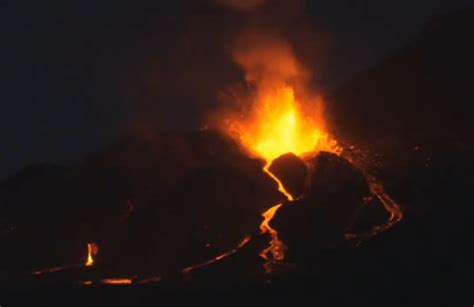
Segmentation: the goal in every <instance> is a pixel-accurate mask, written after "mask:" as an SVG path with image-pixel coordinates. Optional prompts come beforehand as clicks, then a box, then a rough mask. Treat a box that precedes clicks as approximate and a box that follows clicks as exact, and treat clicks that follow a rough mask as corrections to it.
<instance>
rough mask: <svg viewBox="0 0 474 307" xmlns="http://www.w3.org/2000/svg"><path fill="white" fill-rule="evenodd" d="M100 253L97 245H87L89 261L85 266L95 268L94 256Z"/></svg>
mask: <svg viewBox="0 0 474 307" xmlns="http://www.w3.org/2000/svg"><path fill="white" fill-rule="evenodd" d="M98 251H99V247H98V246H97V244H95V243H87V261H86V263H85V266H93V265H94V257H93V256H94V255H96V254H97V252H98Z"/></svg>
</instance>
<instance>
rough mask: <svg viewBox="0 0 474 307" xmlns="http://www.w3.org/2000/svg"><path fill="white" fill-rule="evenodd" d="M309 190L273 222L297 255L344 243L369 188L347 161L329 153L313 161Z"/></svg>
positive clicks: (281, 237)
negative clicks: (345, 234) (346, 233)
mask: <svg viewBox="0 0 474 307" xmlns="http://www.w3.org/2000/svg"><path fill="white" fill-rule="evenodd" d="M309 163H310V165H311V176H310V184H309V190H308V191H307V194H305V197H304V198H303V199H301V200H298V201H295V202H290V203H285V204H283V205H282V206H281V207H280V209H279V210H278V211H277V213H276V214H275V217H274V218H273V219H272V221H271V222H270V224H271V226H272V227H273V228H275V229H276V230H277V231H278V233H279V236H280V239H282V240H283V241H284V242H285V244H286V245H287V246H288V253H290V256H291V254H292V255H293V256H294V257H297V258H301V257H311V256H312V255H314V254H315V253H317V252H319V251H320V250H321V249H325V248H330V247H333V246H335V245H338V244H341V243H342V242H343V238H344V233H345V232H346V231H348V230H349V228H350V227H351V226H352V224H353V222H354V220H355V218H356V214H357V210H358V209H359V208H360V207H361V206H362V205H363V204H364V197H366V196H367V195H368V194H369V188H368V186H367V183H366V181H365V179H364V177H363V175H362V174H361V173H360V172H359V171H357V170H356V169H355V168H354V167H353V166H352V165H351V164H350V163H349V162H348V161H347V160H345V159H343V158H341V157H339V156H337V155H334V154H331V153H326V152H321V153H319V154H317V155H316V156H315V157H314V158H312V159H310V160H309Z"/></svg>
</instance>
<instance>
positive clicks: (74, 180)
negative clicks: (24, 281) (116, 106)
mask: <svg viewBox="0 0 474 307" xmlns="http://www.w3.org/2000/svg"><path fill="white" fill-rule="evenodd" d="M262 167H263V161H260V160H257V159H253V158H250V157H249V156H248V155H247V153H245V152H244V151H243V150H242V148H241V147H240V146H239V145H237V144H236V143H235V142H233V141H232V140H231V139H229V138H227V137H225V136H222V135H220V134H218V133H215V132H211V131H201V132H194V133H188V134H158V133H157V134H151V135H148V136H140V137H131V138H129V139H126V140H125V141H123V142H122V143H120V144H117V145H115V146H112V147H110V148H109V149H108V150H106V151H104V152H100V153H97V154H95V155H92V156H90V157H89V158H88V159H86V160H85V161H84V162H82V163H80V164H77V165H74V166H71V167H69V168H60V167H53V166H48V165H39V166H33V167H30V168H28V169H25V170H24V171H22V172H20V173H18V174H17V175H16V176H14V177H12V178H10V179H8V180H5V181H4V182H3V183H0V216H1V220H0V223H1V224H0V226H1V228H0V235H1V239H2V241H3V242H4V244H5V246H8V248H7V249H5V250H3V252H2V253H0V283H1V282H2V281H5V280H9V279H10V280H11V279H12V278H14V277H16V276H17V275H18V274H20V275H21V274H30V273H31V272H32V271H33V270H36V269H44V268H48V267H56V266H63V265H67V266H69V265H77V264H79V265H81V264H83V263H84V261H85V257H86V244H87V242H95V243H97V244H98V245H99V247H100V249H99V254H98V256H97V260H98V266H99V268H100V269H101V270H103V273H102V276H104V275H106V276H107V275H109V276H117V275H118V276H128V277H130V276H133V275H135V274H138V275H140V274H142V273H143V274H150V273H152V272H155V273H158V272H160V274H166V273H171V274H174V273H175V272H177V271H178V270H180V269H182V268H184V267H186V266H189V265H192V264H195V263H199V262H202V261H204V260H208V259H210V258H213V257H215V256H216V255H219V254H220V253H222V252H223V251H225V250H229V249H231V248H234V247H235V245H237V243H238V242H240V241H241V240H242V239H243V238H244V237H245V236H247V235H250V234H254V233H257V232H258V225H259V223H260V221H261V216H260V215H261V213H262V212H263V211H265V210H266V209H268V208H269V207H270V206H271V205H272V204H274V203H277V202H279V201H280V200H281V199H283V196H282V195H281V194H280V193H279V192H278V191H277V187H276V183H275V182H274V181H273V180H272V179H271V178H269V177H268V176H266V175H265V173H263V172H262ZM132 274H133V275H132Z"/></svg>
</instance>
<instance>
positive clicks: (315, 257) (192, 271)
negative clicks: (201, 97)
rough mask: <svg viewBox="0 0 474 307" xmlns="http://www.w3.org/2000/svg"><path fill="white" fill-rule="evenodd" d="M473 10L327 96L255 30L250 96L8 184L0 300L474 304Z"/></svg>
mask: <svg viewBox="0 0 474 307" xmlns="http://www.w3.org/2000/svg"><path fill="white" fill-rule="evenodd" d="M262 3H263V2H262ZM473 16H474V12H473V11H472V10H471V11H466V12H462V13H456V14H454V15H452V16H441V17H439V18H438V19H435V20H434V21H433V22H432V23H431V24H430V25H429V26H428V28H427V29H426V30H425V31H424V32H422V34H421V35H420V37H419V38H418V39H417V40H416V41H415V42H413V43H412V44H410V45H409V46H408V47H407V48H405V49H403V50H401V51H400V52H399V53H397V54H395V55H394V56H393V57H392V58H390V59H388V60H386V61H384V62H382V63H380V64H379V65H378V66H377V67H375V68H374V69H372V70H370V71H368V72H364V73H362V74H361V75H359V76H358V77H357V78H355V79H354V80H353V81H351V82H349V83H348V84H346V85H344V86H343V87H341V88H339V89H338V90H336V91H335V92H334V93H333V94H332V95H328V97H325V98H324V99H323V97H321V96H319V95H317V94H314V93H313V92H312V90H311V88H310V87H309V86H308V82H309V81H308V72H307V71H306V69H305V66H304V65H303V64H302V63H301V62H299V61H298V59H297V57H296V54H297V53H296V52H294V50H293V49H292V48H291V46H290V45H289V44H288V43H287V41H286V40H284V39H281V37H279V36H271V35H267V36H264V39H263V40H262V39H261V38H262V33H260V32H258V31H257V32H255V31H250V33H245V35H242V37H239V39H238V40H237V43H236V47H235V48H234V49H232V48H231V49H232V51H231V52H230V53H232V58H233V61H234V62H235V64H236V65H237V66H238V68H240V69H241V70H242V72H243V73H244V75H245V82H246V85H247V87H246V89H247V91H245V93H243V94H242V93H240V92H238V93H237V94H236V95H235V96H237V99H235V100H236V102H238V103H236V104H234V101H230V102H229V101H228V100H227V101H226V103H227V104H225V105H224V106H222V105H219V106H218V107H216V109H215V110H212V111H210V112H209V116H208V117H206V125H204V126H203V127H202V129H196V130H194V131H188V132H173V131H171V132H170V131H168V132H165V131H161V130H153V129H150V130H146V131H143V130H140V131H138V132H135V133H130V134H128V135H127V136H124V137H123V138H122V139H121V140H120V141H119V142H116V143H115V144H113V145H111V146H109V147H107V148H106V149H104V150H101V151H97V152H95V153H92V154H89V155H88V156H87V157H86V158H85V159H84V160H83V161H78V162H75V163H71V164H67V165H54V164H45V163H43V164H35V165H31V166H30V167H27V168H25V169H23V170H21V171H19V172H18V173H16V174H14V175H12V176H10V177H8V178H6V179H4V180H3V181H1V182H0V239H1V240H2V243H3V244H2V246H3V247H4V248H3V249H2V252H1V253H0V287H1V289H2V290H1V291H0V294H1V295H0V299H5V300H6V302H7V303H8V300H11V301H15V302H38V301H50V302H64V301H65V300H70V298H71V297H73V298H75V300H76V301H77V302H87V303H90V302H103V300H107V301H109V300H112V301H116V302H121V303H123V302H127V303H136V302H137V301H139V300H149V301H156V302H158V303H163V302H164V301H166V300H168V299H171V300H172V302H173V303H175V302H177V301H179V299H180V298H183V297H184V298H191V299H197V298H200V299H202V298H206V299H207V298H208V299H210V300H212V301H215V300H219V302H220V303H222V302H221V300H223V299H224V300H226V301H225V302H227V301H230V299H234V298H235V299H242V300H244V301H245V302H246V303H248V302H252V303H254V302H255V303H256V302H260V301H262V302H264V303H269V302H270V303H273V302H276V303H293V304H295V303H298V302H301V301H303V300H307V299H308V298H310V299H311V300H312V301H314V302H319V303H328V302H356V303H366V302H377V303H387V302H390V303H391V302H406V301H407V300H410V301H417V302H449V303H451V302H452V301H455V300H462V301H468V300H469V299H471V296H472V295H471V289H472V286H473V285H474V283H473V277H472V276H474V275H473V273H474V265H473V262H472V259H473V258H472V256H473V248H472V243H473V234H474V228H473V226H472V223H471V220H472V218H473V216H474V214H473V213H474V211H473V209H472V205H471V202H472V201H471V194H472V189H473V186H472V182H473V181H472V175H473V173H474V172H473V171H474V163H473V159H472V157H473V156H474V149H473V148H474V147H473V146H472V139H471V138H472V134H471V133H470V131H471V130H472V129H470V126H471V124H472V123H471V122H470V118H469V114H470V113H469V112H468V107H467V106H469V105H470V101H471V99H470V97H471V96H472V95H471V94H472V93H471V92H470V91H469V90H468V87H467V86H466V85H467V84H468V82H467V81H466V80H468V81H469V80H471V79H472V77H471V73H470V72H471V71H472V70H473V69H474V66H473V65H471V64H472V60H471V57H470V53H469V52H470V51H473V48H472V47H473V46H472V43H471V42H470V40H469V37H470V36H469V33H474V30H473V29H474V25H473V23H472V17H473ZM460 28H462V29H463V30H464V32H461V31H459V29H460ZM465 33H468V34H465ZM453 37H456V39H455V42H456V43H457V44H459V46H457V47H452V43H453V42H452V40H453ZM441 43H442V45H443V48H442V49H437V48H436V47H437V46H438V45H439V44H441ZM242 46H244V47H245V48H243V47H242ZM447 46H450V47H447ZM463 72H464V73H463ZM466 72H467V73H466ZM440 85H443V86H440ZM232 89H234V88H232ZM233 93H234V92H233ZM222 96H224V97H226V98H228V96H226V95H222ZM452 97H457V98H459V97H461V98H462V99H455V100H454V101H455V103H454V102H453V103H452V104H453V105H454V106H450V107H449V108H448V107H447V106H446V104H444V103H443V102H444V101H446V100H448V99H450V98H452ZM234 98H235V97H234ZM382 98H383V100H384V101H386V103H385V104H380V101H381V99H382ZM453 99H454V98H453ZM418 100H422V101H423V102H424V103H425V104H422V107H419V108H416V107H414V106H419V105H418V104H417V103H416V102H417V101H418ZM430 101H431V102H432V103H431V104H430V103H429V102H430ZM229 105H232V107H229ZM430 106H435V108H432V109H430ZM443 114H448V115H449V116H448V117H449V121H446V122H444V121H442V123H446V126H443V125H440V121H439V119H440V118H444V117H443ZM405 115H406V118H405ZM255 296H256V297H257V298H255ZM0 303H3V301H2V302H0Z"/></svg>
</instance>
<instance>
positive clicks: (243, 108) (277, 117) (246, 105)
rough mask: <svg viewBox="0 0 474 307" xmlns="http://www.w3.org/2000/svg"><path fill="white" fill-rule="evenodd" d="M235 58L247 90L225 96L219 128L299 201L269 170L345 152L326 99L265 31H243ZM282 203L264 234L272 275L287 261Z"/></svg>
mask: <svg viewBox="0 0 474 307" xmlns="http://www.w3.org/2000/svg"><path fill="white" fill-rule="evenodd" d="M232 58H233V60H234V62H235V63H236V64H237V65H238V66H239V67H240V68H241V69H242V71H243V72H244V73H245V81H246V84H247V85H248V86H247V87H246V89H247V91H246V92H245V93H241V92H238V91H237V92H231V93H230V95H227V96H226V95H223V98H224V99H225V101H224V102H225V106H226V107H224V108H223V110H221V111H220V112H219V113H218V114H217V115H218V116H217V117H216V118H217V121H218V126H219V127H220V128H221V129H223V130H224V131H225V132H226V133H227V134H228V135H230V136H231V137H233V138H234V139H236V140H238V141H239V142H240V143H241V144H242V145H243V146H244V147H245V148H246V149H247V150H248V151H249V152H251V153H252V154H254V155H256V156H259V157H261V158H263V159H264V160H265V161H266V164H265V166H264V168H263V171H264V172H265V173H266V174H267V175H268V176H269V177H271V178H272V179H273V180H274V181H275V182H276V183H277V184H278V191H280V192H281V193H282V194H283V195H284V196H285V197H286V199H287V200H288V201H293V200H294V197H293V196H292V195H291V194H290V193H288V191H287V190H286V189H285V187H284V185H283V183H282V182H281V181H280V180H279V179H278V178H277V177H276V176H275V175H274V174H273V173H272V172H271V171H270V165H271V163H272V161H273V160H274V159H276V158H278V157H279V156H281V155H283V154H287V153H293V154H295V155H297V156H299V157H303V156H304V155H306V154H310V153H314V152H317V151H322V150H324V151H329V152H333V153H336V154H340V153H341V151H342V150H341V147H339V146H338V144H337V142H336V141H335V140H333V138H332V137H331V135H330V134H329V133H328V129H327V126H326V122H325V120H324V114H323V102H322V99H321V97H320V96H318V95H315V94H314V93H313V91H312V90H311V89H310V87H309V86H308V85H309V83H310V80H311V73H310V72H309V71H308V70H307V69H306V66H305V65H304V63H301V62H300V59H298V58H297V56H296V54H295V53H294V50H293V48H292V46H291V45H290V44H289V41H287V40H285V39H284V38H283V37H281V36H278V35H275V34H274V33H268V32H266V31H261V29H260V30H259V29H253V30H249V31H246V32H243V33H242V35H240V37H238V38H237V40H236V43H235V46H234V49H233V50H232ZM232 105H235V106H232ZM229 106H231V107H229ZM281 205H282V203H279V204H276V205H274V206H272V207H271V208H270V209H268V210H267V211H265V212H264V213H263V214H262V217H263V222H262V223H261V225H260V230H261V232H262V233H268V234H270V236H271V241H270V246H269V247H268V248H266V249H265V250H263V251H262V252H261V253H260V256H261V257H263V258H264V259H265V260H266V261H267V263H266V267H265V269H266V270H267V271H269V270H271V269H269V266H270V265H271V263H273V262H278V261H281V260H283V259H284V257H285V256H284V250H285V248H286V247H285V244H284V243H283V242H282V241H280V240H279V238H278V232H277V231H276V230H275V229H273V228H272V227H271V226H270V221H271V220H272V218H273V216H274V215H275V213H276V212H277V211H278V209H279V208H280V207H281Z"/></svg>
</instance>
